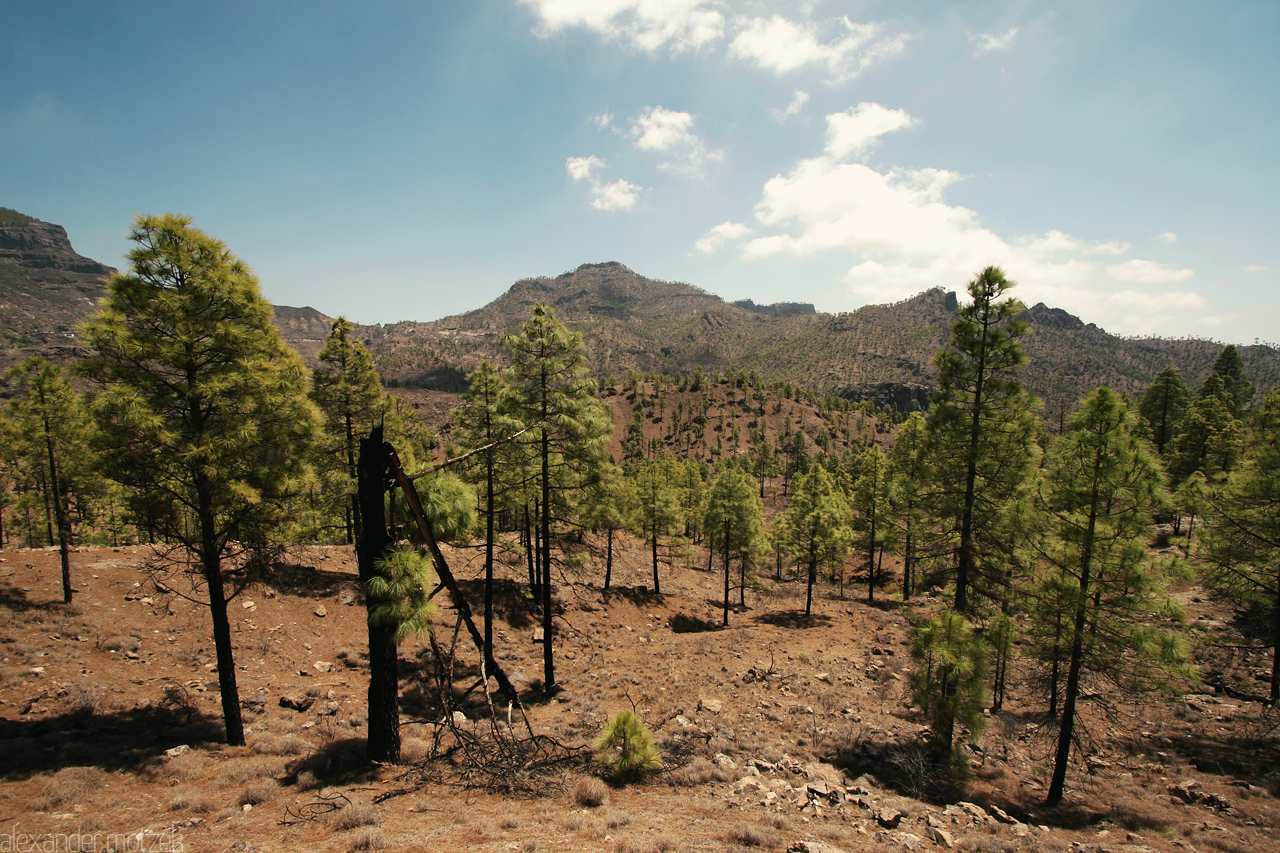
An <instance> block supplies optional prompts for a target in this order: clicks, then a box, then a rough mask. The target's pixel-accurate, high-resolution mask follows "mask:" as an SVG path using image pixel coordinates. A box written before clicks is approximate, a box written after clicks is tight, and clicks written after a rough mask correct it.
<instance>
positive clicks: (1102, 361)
mask: <svg viewBox="0 0 1280 853" xmlns="http://www.w3.org/2000/svg"><path fill="white" fill-rule="evenodd" d="M537 302H543V303H546V304H548V305H551V306H552V307H553V308H555V310H556V314H557V316H559V317H560V319H561V320H562V321H563V322H564V323H565V324H566V325H567V326H569V327H570V328H572V329H575V330H577V331H579V332H581V333H582V335H583V347H584V350H585V352H586V354H587V358H588V361H589V363H590V365H591V369H592V371H593V372H594V373H595V374H596V375H598V376H604V375H610V374H621V373H626V372H627V371H630V370H639V371H648V372H664V373H673V372H677V371H679V372H692V371H693V370H695V369H696V368H698V367H702V368H704V369H705V370H707V371H722V370H729V369H733V370H746V371H755V372H756V373H758V374H759V375H760V376H761V377H762V378H764V379H767V380H770V381H783V382H789V383H791V384H793V385H801V386H804V387H807V388H810V389H813V390H816V391H820V392H822V393H832V394H839V395H841V396H844V397H847V398H849V399H856V400H862V399H867V400H872V401H873V402H876V403H877V404H880V405H885V404H893V405H896V406H898V407H899V408H902V409H905V410H911V409H916V408H922V407H924V406H927V404H928V395H929V391H930V389H931V388H932V385H933V382H934V377H935V368H934V366H933V357H934V354H935V353H937V352H938V350H939V349H941V348H942V347H943V346H945V344H946V341H947V338H948V336H949V334H950V324H951V322H952V320H953V319H954V316H955V311H956V308H957V307H958V305H959V301H958V299H957V296H956V294H955V293H949V292H947V291H945V290H943V289H941V288H934V289H932V290H928V291H925V292H924V293H921V294H918V295H916V296H914V297H912V298H910V299H906V300H903V301H901V302H897V303H893V304H889V305H868V306H866V307H864V308H860V309H858V310H857V311H852V312H846V313H839V314H826V313H818V312H812V313H811V312H809V311H807V310H804V308H798V310H797V309H790V310H784V311H767V312H761V311H760V310H759V307H758V306H755V305H754V304H752V305H750V306H747V305H744V304H740V303H739V304H730V303H727V302H725V301H724V300H722V299H720V298H719V297H717V296H714V295H712V294H709V293H707V292H705V291H703V290H701V289H699V288H697V287H694V286H692V285H688V284H681V283H677V282H669V281H661V280H655V279H648V278H644V277H643V276H641V275H639V274H637V273H635V272H633V271H632V270H630V269H628V268H627V267H625V266H623V265H622V264H619V263H600V264H584V265H582V266H580V267H578V268H577V269H576V270H573V271H572V272H567V273H564V274H562V275H559V276H556V277H555V278H532V279H523V280H521V281H518V282H516V283H515V284H514V285H512V286H511V288H510V289H509V290H508V291H507V292H506V293H504V294H503V295H502V296H500V297H498V298H497V299H495V300H494V301H493V302H491V303H489V304H488V305H486V306H484V307H483V308H478V309H476V310H474V311H469V312H467V313H465V314H458V315H455V316H452V317H446V318H444V319H442V320H436V321H434V322H430V323H413V322H405V323H395V324H392V325H388V326H385V327H365V330H366V332H367V335H366V340H367V342H368V344H369V346H370V348H371V349H372V351H373V353H374V359H375V361H376V362H377V364H378V368H379V370H380V371H381V372H382V374H383V376H384V378H386V379H387V380H389V381H390V382H392V383H395V384H402V385H407V386H417V387H429V388H439V389H442V390H456V389H458V388H461V387H462V381H463V377H464V376H465V374H466V373H467V372H468V371H470V370H471V369H473V368H474V367H475V366H476V365H477V364H479V362H480V360H481V359H486V358H487V359H490V360H492V361H494V362H497V363H501V362H502V361H503V355H502V350H501V341H502V336H503V335H505V334H510V333H513V332H515V331H517V330H518V329H519V327H520V324H521V323H523V322H524V321H525V320H526V319H527V318H528V316H529V311H530V309H531V308H532V307H533V305H534V304H535V303H537ZM781 305H787V303H782V304H781ZM1021 319H1023V320H1025V321H1026V322H1027V323H1028V324H1029V325H1030V327H1031V330H1032V334H1031V335H1030V336H1029V337H1028V338H1027V341H1026V348H1027V353H1028V355H1029V357H1030V361H1029V363H1028V365H1027V367H1026V369H1025V373H1024V375H1025V378H1026V383H1027V385H1028V387H1029V388H1030V389H1031V390H1032V391H1034V392H1035V393H1036V394H1038V395H1039V396H1041V397H1042V398H1043V399H1044V400H1045V403H1046V409H1047V412H1046V414H1047V415H1049V416H1056V415H1058V414H1059V413H1061V412H1062V411H1063V410H1068V411H1069V410H1070V409H1071V408H1074V406H1075V403H1076V402H1077V401H1078V400H1079V398H1080V397H1081V396H1083V395H1084V394H1085V393H1087V392H1088V391H1090V390H1092V389H1093V388H1095V387H1097V386H1098V385H1103V384H1106V385H1110V386H1111V387H1113V388H1115V389H1116V390H1119V391H1122V392H1124V393H1127V394H1131V395H1136V394H1139V393H1141V391H1142V390H1143V388H1145V387H1146V385H1147V383H1149V382H1150V381H1151V379H1152V377H1154V375H1155V374H1156V373H1157V372H1158V371H1159V370H1160V369H1161V368H1163V367H1165V366H1166V365H1168V364H1173V365H1175V366H1176V367H1178V369H1179V370H1181V371H1182V373H1183V376H1184V378H1185V379H1186V380H1187V382H1188V383H1190V384H1191V385H1192V386H1193V387H1194V386H1196V385H1198V384H1199V383H1200V382H1202V381H1203V380H1204V377H1205V376H1207V375H1208V373H1209V370H1210V368H1211V367H1212V365H1213V361H1214V359H1215V358H1217V356H1218V353H1219V352H1220V351H1221V350H1222V344H1220V343H1217V342H1214V341H1208V340H1202V339H1167V338H1145V339H1135V338H1122V337H1118V336H1116V335H1112V334H1110V333H1108V332H1106V331H1105V330H1103V329H1100V328H1098V327H1097V326H1096V325H1094V324H1092V323H1085V322H1083V321H1082V320H1080V318H1078V317H1075V316H1074V315H1072V314H1069V313H1067V312H1066V311H1063V310H1062V309H1059V308H1051V307H1049V306H1047V305H1044V304H1043V303H1040V304H1037V305H1035V306H1033V307H1031V308H1030V309H1028V310H1027V311H1026V312H1025V313H1024V314H1023V315H1022V318H1021ZM1239 350H1240V354H1241V356H1242V357H1243V359H1244V361H1245V365H1246V368H1247V370H1248V371H1249V376H1250V379H1251V381H1253V382H1254V384H1255V385H1256V386H1257V387H1258V389H1259V399H1260V398H1261V394H1262V393H1263V392H1264V391H1265V390H1267V389H1270V388H1274V387H1276V386H1277V385H1280V352H1277V350H1275V349H1274V348H1272V347H1268V346H1243V347H1239Z"/></svg>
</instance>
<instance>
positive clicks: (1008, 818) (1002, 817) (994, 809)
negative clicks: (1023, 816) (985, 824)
mask: <svg viewBox="0 0 1280 853" xmlns="http://www.w3.org/2000/svg"><path fill="white" fill-rule="evenodd" d="M987 814H989V815H991V816H992V817H993V818H995V819H996V820H998V821H1000V822H1001V823H1007V824H1009V825H1010V826H1013V825H1014V824H1016V823H1018V819H1017V818H1015V817H1013V816H1012V815H1010V814H1009V813H1008V812H1006V811H1005V810H1004V809H1002V808H1000V807H999V806H987Z"/></svg>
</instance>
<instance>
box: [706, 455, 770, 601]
mask: <svg viewBox="0 0 1280 853" xmlns="http://www.w3.org/2000/svg"><path fill="white" fill-rule="evenodd" d="M703 529H704V530H705V531H706V537H707V545H708V547H709V548H710V550H711V551H712V552H713V553H714V552H719V553H720V554H722V555H723V557H724V624H725V625H726V626H727V625H728V624H729V585H730V573H729V561H730V558H731V556H733V555H736V556H737V557H738V559H739V560H740V561H741V567H742V568H741V573H740V574H741V578H742V580H741V583H742V586H743V587H745V578H746V565H747V561H748V560H750V558H751V555H752V554H754V553H755V552H756V551H757V550H759V549H760V547H761V544H762V540H761V537H762V535H763V533H764V510H763V507H762V505H761V503H760V497H759V495H757V494H756V490H755V482H754V481H753V480H752V479H751V476H750V475H749V474H747V473H746V472H745V471H743V470H742V469H740V468H737V467H733V466H729V467H728V468H726V469H725V470H724V471H723V472H721V474H720V476H718V477H716V479H715V482H714V483H712V484H711V490H710V492H709V493H708V494H707V508H706V515H705V518H704V520H703ZM743 595H745V592H744V593H743ZM740 600H741V599H740Z"/></svg>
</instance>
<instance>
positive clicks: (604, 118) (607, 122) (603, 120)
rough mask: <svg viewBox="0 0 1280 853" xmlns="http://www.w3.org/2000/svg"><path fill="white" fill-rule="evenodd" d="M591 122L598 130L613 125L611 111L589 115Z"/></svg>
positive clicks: (606, 128)
mask: <svg viewBox="0 0 1280 853" xmlns="http://www.w3.org/2000/svg"><path fill="white" fill-rule="evenodd" d="M591 123H592V124H594V125H595V126H596V127H598V128H599V129H600V130H608V129H609V128H610V126H612V125H613V113H600V115H598V116H592V117H591Z"/></svg>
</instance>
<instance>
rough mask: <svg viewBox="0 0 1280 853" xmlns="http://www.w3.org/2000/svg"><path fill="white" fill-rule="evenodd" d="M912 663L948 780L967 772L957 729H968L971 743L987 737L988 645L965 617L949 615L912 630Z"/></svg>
mask: <svg viewBox="0 0 1280 853" xmlns="http://www.w3.org/2000/svg"><path fill="white" fill-rule="evenodd" d="M911 658H912V660H913V661H914V662H915V670H914V671H913V673H912V676H911V690H912V695H913V696H914V698H915V702H916V704H917V705H919V706H920V707H921V708H922V709H923V710H924V712H925V714H926V715H927V716H928V717H929V732H930V739H931V740H932V742H933V763H934V766H935V767H939V768H942V769H944V770H945V771H946V772H947V773H948V775H951V776H956V775H960V774H961V773H963V772H964V767H963V764H961V761H962V759H961V758H960V756H958V755H957V754H956V751H955V739H956V724H957V723H959V724H960V725H962V726H964V727H965V728H967V729H968V731H969V736H970V737H971V738H975V737H977V736H978V735H980V734H982V731H983V729H984V727H985V725H986V720H985V719H984V718H983V715H982V707H983V703H984V700H985V696H986V693H985V690H984V688H983V686H982V679H983V676H984V675H985V674H986V671H987V657H986V646H984V645H983V643H982V640H981V639H979V638H978V637H976V636H975V635H974V633H973V631H972V629H970V628H969V626H968V624H967V623H966V622H965V619H964V614H962V613H957V612H955V611H954V610H943V611H942V612H941V613H938V614H937V615H936V616H934V617H933V618H932V619H929V620H928V621H925V622H921V623H920V624H918V625H917V626H916V627H915V630H914V631H912V635H911Z"/></svg>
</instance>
